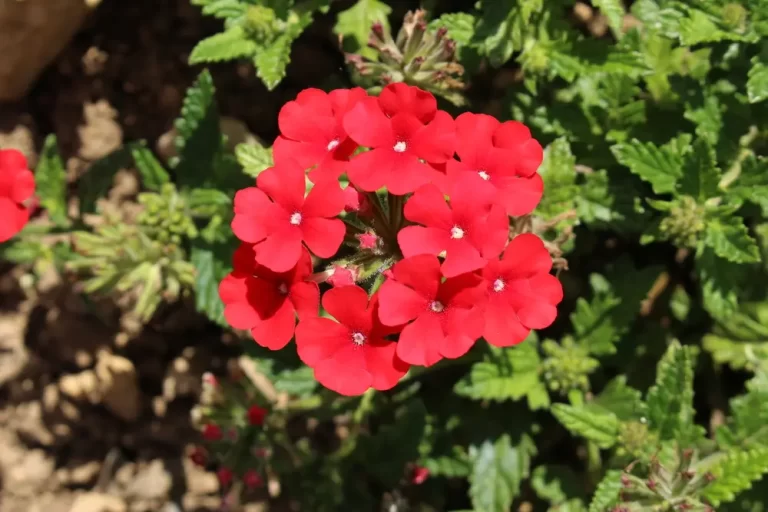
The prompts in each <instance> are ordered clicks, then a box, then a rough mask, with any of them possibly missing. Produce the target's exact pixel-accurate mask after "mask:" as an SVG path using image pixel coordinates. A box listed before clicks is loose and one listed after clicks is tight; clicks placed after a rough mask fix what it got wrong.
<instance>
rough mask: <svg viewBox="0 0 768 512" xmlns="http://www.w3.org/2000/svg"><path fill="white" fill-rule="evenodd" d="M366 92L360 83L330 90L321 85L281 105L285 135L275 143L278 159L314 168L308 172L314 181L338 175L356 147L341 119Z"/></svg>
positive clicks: (281, 119) (280, 122)
mask: <svg viewBox="0 0 768 512" xmlns="http://www.w3.org/2000/svg"><path fill="white" fill-rule="evenodd" d="M367 96H368V95H367V94H366V92H365V90H363V89H361V88H360V87H355V88H354V89H336V90H334V91H331V92H330V93H326V92H324V91H321V90H320V89H305V90H303V91H301V92H300V93H299V95H298V96H297V97H296V99H295V100H294V101H289V102H288V103H286V104H285V105H283V108H281V109H280V114H279V115H278V118H277V123H278V126H279V127H280V133H281V134H282V135H281V136H279V137H278V138H277V139H276V140H275V144H274V146H273V152H274V156H275V161H276V162H282V161H285V160H288V159H295V160H296V161H297V162H298V163H299V164H300V165H301V167H303V168H304V169H309V168H313V169H312V170H311V171H310V172H309V179H310V180H312V182H313V183H317V182H318V181H321V180H323V179H326V178H331V179H335V178H338V177H339V176H340V175H341V174H342V173H343V172H344V171H345V166H346V165H347V163H348V161H349V157H350V156H351V155H352V153H354V151H355V149H357V144H356V143H355V142H354V141H352V140H351V139H350V138H349V137H348V136H347V133H346V132H345V131H344V127H343V125H342V119H343V118H344V114H346V113H347V112H348V111H349V110H350V109H351V108H352V107H353V106H354V105H355V104H356V103H357V102H358V101H360V100H361V99H363V98H365V97H367Z"/></svg>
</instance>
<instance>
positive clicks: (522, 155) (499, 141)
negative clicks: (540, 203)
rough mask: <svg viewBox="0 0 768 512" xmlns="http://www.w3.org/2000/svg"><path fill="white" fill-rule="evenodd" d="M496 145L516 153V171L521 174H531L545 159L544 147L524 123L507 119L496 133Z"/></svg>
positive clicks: (494, 139)
mask: <svg viewBox="0 0 768 512" xmlns="http://www.w3.org/2000/svg"><path fill="white" fill-rule="evenodd" d="M493 143H494V145H495V146H496V147H499V148H503V149H509V150H511V151H513V152H514V154H515V160H514V163H515V171H516V172H517V174H518V175H520V176H531V175H532V174H533V173H535V172H536V170H537V169H538V168H539V166H540V165H541V162H542V161H543V160H544V149H543V148H542V147H541V144H539V142H538V141H537V140H536V139H533V138H531V131H530V130H529V129H528V128H527V127H526V126H525V125H524V124H522V123H519V122H517V121H507V122H506V123H503V124H502V125H501V126H500V127H499V128H498V129H497V130H496V132H495V133H494V137H493Z"/></svg>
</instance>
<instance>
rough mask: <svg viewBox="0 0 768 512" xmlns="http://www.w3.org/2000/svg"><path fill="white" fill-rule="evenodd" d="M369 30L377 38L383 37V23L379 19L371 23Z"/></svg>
mask: <svg viewBox="0 0 768 512" xmlns="http://www.w3.org/2000/svg"><path fill="white" fill-rule="evenodd" d="M371 32H373V33H374V34H375V35H376V37H378V38H379V39H384V25H382V24H381V22H380V21H377V22H375V23H374V24H373V25H371Z"/></svg>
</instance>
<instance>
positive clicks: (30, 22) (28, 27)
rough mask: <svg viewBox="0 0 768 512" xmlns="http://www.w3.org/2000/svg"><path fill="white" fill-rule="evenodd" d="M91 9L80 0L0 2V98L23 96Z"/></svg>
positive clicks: (7, 98) (2, 99) (10, 99)
mask: <svg viewBox="0 0 768 512" xmlns="http://www.w3.org/2000/svg"><path fill="white" fill-rule="evenodd" d="M91 9H92V6H91V5H89V2H86V1H84V0H24V1H13V2H0V34H3V37H2V38H0V55H2V56H3V58H2V59H0V101H14V100H17V99H19V98H21V97H22V96H24V94H25V93H26V92H27V90H28V89H29V87H30V86H31V85H32V83H33V82H34V81H35V79H36V78H37V77H38V75H39V74H40V72H41V71H42V70H43V69H44V68H45V67H46V66H47V65H48V64H50V63H51V61H52V60H53V59H54V57H56V55H57V54H58V53H59V52H60V51H61V50H62V49H63V48H64V47H65V46H66V44H67V43H68V42H69V40H70V39H71V38H72V36H73V35H74V34H75V33H76V32H77V30H78V29H79V28H80V26H81V25H82V24H83V22H84V21H85V19H86V16H87V15H88V13H89V12H90V11H91Z"/></svg>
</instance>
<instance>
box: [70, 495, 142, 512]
mask: <svg viewBox="0 0 768 512" xmlns="http://www.w3.org/2000/svg"><path fill="white" fill-rule="evenodd" d="M69 510H70V512H127V510H128V507H127V506H126V504H125V502H124V501H123V500H121V499H120V498H118V497H117V496H111V495H109V494H101V493H97V492H89V493H88V494H81V495H80V496H78V497H77V499H76V500H75V502H74V503H73V504H72V508H70V509H69Z"/></svg>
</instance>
